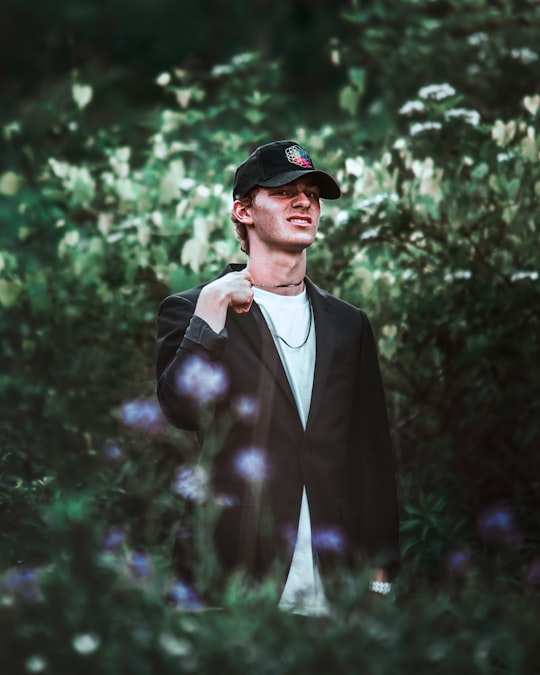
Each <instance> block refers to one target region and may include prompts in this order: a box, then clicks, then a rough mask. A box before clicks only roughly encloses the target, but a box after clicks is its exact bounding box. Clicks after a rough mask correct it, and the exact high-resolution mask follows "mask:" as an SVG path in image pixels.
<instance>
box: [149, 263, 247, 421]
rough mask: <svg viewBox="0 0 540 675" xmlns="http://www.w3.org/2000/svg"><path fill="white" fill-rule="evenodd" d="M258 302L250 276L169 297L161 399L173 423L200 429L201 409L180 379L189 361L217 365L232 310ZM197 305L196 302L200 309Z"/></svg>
mask: <svg viewBox="0 0 540 675" xmlns="http://www.w3.org/2000/svg"><path fill="white" fill-rule="evenodd" d="M252 299H253V291H252V289H251V281H250V278H249V274H248V273H247V272H245V271H243V272H232V273H230V274H227V275H225V276H223V277H220V278H219V279H216V280H215V281H213V282H211V283H209V284H207V285H206V286H204V287H203V288H202V289H201V291H200V293H199V296H198V298H197V297H196V296H195V295H193V296H192V297H190V294H186V295H185V296H184V295H174V296H170V297H168V298H166V299H165V300H164V301H163V303H162V305H161V307H160V309H159V313H158V337H157V359H156V375H157V382H158V385H157V396H158V400H159V403H160V405H161V408H162V410H163V413H164V414H165V416H166V417H167V419H168V420H169V421H170V422H171V423H172V424H174V425H175V426H178V427H180V428H182V429H193V430H195V429H198V428H199V422H200V420H199V417H200V406H199V404H198V402H197V400H196V399H195V398H194V397H192V396H190V395H189V392H187V393H186V392H182V390H181V387H179V386H178V377H179V373H181V369H182V367H183V366H184V365H185V364H187V363H188V361H189V359H190V358H191V359H192V358H195V357H199V358H202V359H203V360H205V361H209V362H212V361H216V360H218V359H219V357H220V356H221V354H222V353H223V350H224V348H225V343H226V340H227V334H226V331H225V321H226V317H227V310H228V308H229V307H231V308H232V309H233V310H234V311H236V312H246V311H249V308H250V306H251V302H252ZM194 303H196V304H195V305H194Z"/></svg>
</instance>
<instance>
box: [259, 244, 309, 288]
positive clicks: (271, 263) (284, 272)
mask: <svg viewBox="0 0 540 675" xmlns="http://www.w3.org/2000/svg"><path fill="white" fill-rule="evenodd" d="M247 269H248V271H249V272H250V274H251V279H252V282H253V286H255V287H256V288H262V289H263V290H265V291H270V292H271V293H278V294H279V295H299V294H300V293H302V291H303V290H304V277H305V275H306V254H305V251H302V253H300V254H294V255H286V254H282V255H280V256H279V257H277V256H271V257H264V258H261V257H260V256H253V255H250V258H249V261H248V264H247Z"/></svg>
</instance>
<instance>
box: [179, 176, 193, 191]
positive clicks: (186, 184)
mask: <svg viewBox="0 0 540 675" xmlns="http://www.w3.org/2000/svg"><path fill="white" fill-rule="evenodd" d="M179 186H180V189H181V190H185V191H186V192H189V191H190V190H192V189H193V188H194V187H195V181H194V180H193V178H182V180H181V181H180V182H179Z"/></svg>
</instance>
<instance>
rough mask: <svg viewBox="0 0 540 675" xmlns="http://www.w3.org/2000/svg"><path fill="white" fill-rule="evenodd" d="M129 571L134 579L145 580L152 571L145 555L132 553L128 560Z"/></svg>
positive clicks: (136, 552) (137, 552) (138, 552)
mask: <svg viewBox="0 0 540 675" xmlns="http://www.w3.org/2000/svg"><path fill="white" fill-rule="evenodd" d="M129 569H130V570H131V572H132V574H133V576H134V577H135V578H136V579H146V578H147V577H149V576H150V573H151V571H152V564H151V562H150V559H149V557H148V556H147V555H146V553H141V552H140V551H133V553H132V554H131V556H130V559H129Z"/></svg>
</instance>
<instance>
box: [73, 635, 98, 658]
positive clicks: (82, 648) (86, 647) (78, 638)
mask: <svg viewBox="0 0 540 675" xmlns="http://www.w3.org/2000/svg"><path fill="white" fill-rule="evenodd" d="M71 644H72V645H73V649H74V650H75V651H76V652H78V653H79V654H84V655H86V654H92V652H95V651H96V649H97V648H98V647H99V638H98V636H97V635H94V634H93V633H80V634H79V635H75V636H74V637H73V640H72V641H71Z"/></svg>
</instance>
